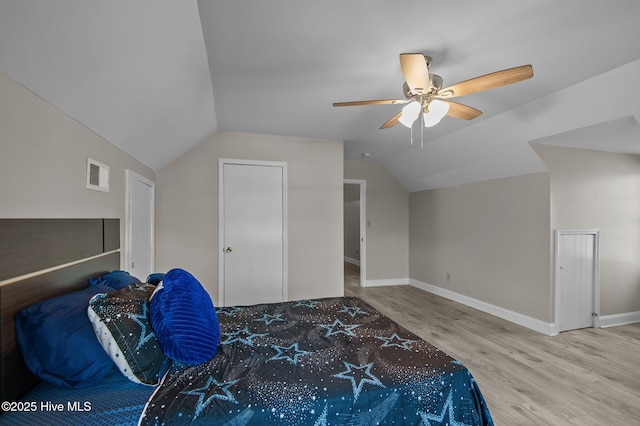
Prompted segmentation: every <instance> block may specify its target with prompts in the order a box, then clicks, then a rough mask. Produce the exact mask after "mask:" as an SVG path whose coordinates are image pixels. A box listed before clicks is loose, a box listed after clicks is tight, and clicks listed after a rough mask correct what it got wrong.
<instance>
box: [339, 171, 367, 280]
mask: <svg viewBox="0 0 640 426" xmlns="http://www.w3.org/2000/svg"><path fill="white" fill-rule="evenodd" d="M343 184H351V185H360V287H366V285H365V284H366V282H367V181H366V180H364V179H344V180H343Z"/></svg>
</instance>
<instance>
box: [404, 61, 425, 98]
mask: <svg viewBox="0 0 640 426" xmlns="http://www.w3.org/2000/svg"><path fill="white" fill-rule="evenodd" d="M400 67H401V68H402V74H403V75H404V80H405V81H406V82H407V86H409V91H410V92H411V94H412V95H417V94H425V93H427V92H429V67H428V66H427V60H426V59H425V57H424V55H423V54H422V53H401V54H400Z"/></svg>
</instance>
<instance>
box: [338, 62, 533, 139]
mask: <svg viewBox="0 0 640 426" xmlns="http://www.w3.org/2000/svg"><path fill="white" fill-rule="evenodd" d="M400 67H401V68H402V74H403V75H404V79H405V83H404V84H403V91H404V97H405V98H406V99H379V100H371V101H353V102H335V103H334V104H333V106H334V107H341V106H356V105H388V104H406V105H405V106H404V108H402V111H400V112H398V113H397V114H396V115H394V116H393V117H391V118H390V119H389V120H387V121H386V122H385V123H384V124H383V125H382V126H380V129H388V128H390V127H393V126H395V125H396V124H397V123H398V122H399V123H401V124H403V125H405V126H407V127H412V126H413V122H414V121H415V120H416V119H417V118H418V117H419V116H420V113H421V112H422V118H421V119H422V122H423V123H424V125H425V127H431V126H434V125H436V124H438V123H439V122H440V120H441V119H442V118H443V117H444V116H445V115H449V116H451V117H455V118H462V119H463V120H472V119H474V118H476V117H477V116H479V115H480V114H482V111H479V110H477V109H475V108H473V107H470V106H468V105H463V104H460V103H457V102H452V101H450V100H448V99H450V98H455V97H457V96H463V95H468V94H471V93H476V92H482V91H484V90H488V89H493V88H496V87H500V86H506V85H507V84H512V83H517V82H519V81H522V80H526V79H528V78H531V77H533V68H532V67H531V65H522V66H519V67H515V68H509V69H505V70H502V71H497V72H493V73H491V74H486V75H482V76H479V77H475V78H472V79H469V80H465V81H462V82H460V83H456V84H454V85H452V86H447V87H442V83H443V81H442V77H440V76H439V75H436V74H431V73H429V68H430V67H431V57H429V56H426V55H423V54H422V53H401V54H400Z"/></svg>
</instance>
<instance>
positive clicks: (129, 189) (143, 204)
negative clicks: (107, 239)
mask: <svg viewBox="0 0 640 426" xmlns="http://www.w3.org/2000/svg"><path fill="white" fill-rule="evenodd" d="M125 180H126V185H125V186H126V190H125V191H126V217H125V239H126V244H125V267H124V270H126V271H127V272H129V273H130V274H131V275H133V276H134V277H137V278H139V279H140V280H141V281H144V280H146V278H147V277H148V276H149V275H150V274H151V273H153V272H154V269H155V243H154V241H155V221H154V218H155V182H153V181H152V180H149V179H147V178H145V177H144V176H141V175H139V174H137V173H135V172H133V171H131V170H126V171H125Z"/></svg>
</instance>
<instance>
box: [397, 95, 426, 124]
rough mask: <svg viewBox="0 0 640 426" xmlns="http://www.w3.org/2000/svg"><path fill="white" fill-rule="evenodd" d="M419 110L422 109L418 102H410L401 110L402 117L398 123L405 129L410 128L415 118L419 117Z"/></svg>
mask: <svg viewBox="0 0 640 426" xmlns="http://www.w3.org/2000/svg"><path fill="white" fill-rule="evenodd" d="M421 110H422V107H421V106H420V102H417V101H411V102H409V103H408V104H407V105H405V106H404V108H402V115H401V116H400V118H399V119H398V121H399V122H400V123H402V124H403V125H404V126H406V127H411V126H412V125H413V122H414V121H416V118H418V116H419V115H420V111H421Z"/></svg>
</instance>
